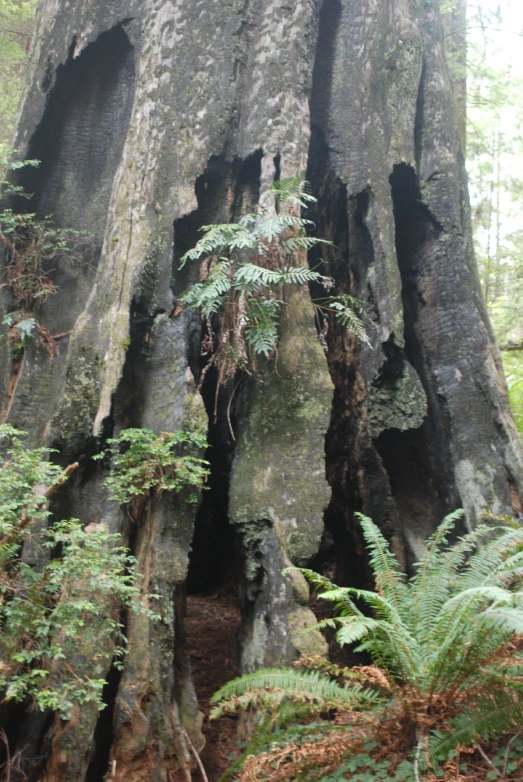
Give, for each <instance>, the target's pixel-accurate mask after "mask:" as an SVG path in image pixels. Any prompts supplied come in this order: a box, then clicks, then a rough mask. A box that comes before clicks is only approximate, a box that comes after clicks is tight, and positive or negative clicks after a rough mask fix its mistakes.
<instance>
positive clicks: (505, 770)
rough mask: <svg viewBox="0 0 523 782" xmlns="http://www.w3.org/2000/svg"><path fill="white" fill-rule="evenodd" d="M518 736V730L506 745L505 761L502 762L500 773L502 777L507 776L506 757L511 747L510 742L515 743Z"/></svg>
mask: <svg viewBox="0 0 523 782" xmlns="http://www.w3.org/2000/svg"><path fill="white" fill-rule="evenodd" d="M520 735H521V731H520V730H518V732H517V733H514V735H513V736H512V737H511V739H510V741H509V742H508V744H507V749H506V750H505V760H504V761H503V771H502V772H501V776H503V777H504V776H506V774H507V763H508V755H509V752H510V748H511V746H512V742H513V741H515V740H516V739H517V738H518V736H520Z"/></svg>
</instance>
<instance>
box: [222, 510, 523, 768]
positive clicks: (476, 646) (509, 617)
mask: <svg viewBox="0 0 523 782" xmlns="http://www.w3.org/2000/svg"><path fill="white" fill-rule="evenodd" d="M460 516H461V512H456V513H453V514H451V515H450V516H448V517H447V518H445V519H444V521H443V522H442V523H441V524H440V526H439V527H438V529H437V530H436V532H435V533H434V534H433V535H432V536H431V537H430V538H429V540H428V542H427V548H426V553H425V555H424V556H423V558H422V559H421V560H420V562H419V563H417V565H416V567H415V573H414V576H413V577H412V578H411V579H408V578H407V576H406V575H405V574H404V573H402V571H401V569H400V566H399V564H398V562H397V560H396V558H395V557H394V555H393V554H392V553H391V551H390V548H389V545H388V543H387V541H386V539H385V538H384V536H383V535H382V533H381V532H380V530H379V528H378V527H377V526H376V525H375V524H374V523H373V522H372V521H371V520H370V519H368V518H366V517H365V516H360V521H361V526H362V531H363V535H364V538H365V542H366V545H367V548H368V551H369V558H370V565H371V567H372V570H373V573H374V580H375V584H376V591H374V592H373V591H368V590H363V589H356V588H354V587H337V586H336V585H334V584H332V583H331V582H330V581H328V579H326V578H324V577H323V576H320V575H318V574H317V573H314V572H313V571H311V570H302V572H303V574H304V575H305V577H306V578H307V580H308V581H309V582H310V583H311V584H312V585H313V586H314V588H315V589H316V590H317V591H318V593H319V597H320V598H322V599H324V600H328V601H329V602H331V603H332V605H333V609H334V617H333V618H330V619H326V620H324V621H322V622H320V623H319V624H318V625H317V627H320V628H325V627H331V628H334V629H335V630H336V638H337V641H338V643H339V644H340V645H341V646H345V645H353V644H357V646H356V649H355V651H357V652H365V653H366V654H368V655H370V657H371V658H372V660H373V663H374V665H373V666H371V667H370V668H369V667H367V668H361V667H360V668H355V669H353V670H352V671H347V677H346V683H345V685H344V688H343V693H338V695H339V696H340V697H339V702H338V705H337V706H336V709H337V710H341V711H342V712H346V711H347V709H348V710H349V711H350V712H351V717H350V719H349V720H348V721H347V730H346V745H345V752H346V754H347V755H350V754H351V753H354V752H355V751H357V749H358V746H359V745H358V741H359V740H360V739H361V735H362V733H363V735H364V736H365V737H366V738H367V740H370V741H376V742H377V743H378V745H380V746H389V747H390V751H391V755H393V756H395V757H398V758H400V757H401V756H403V759H404V762H403V769H407V770H409V769H410V772H409V773H410V777H409V778H410V779H414V780H419V779H420V776H419V775H420V773H422V771H423V769H427V768H428V767H432V769H437V767H438V764H441V763H445V762H446V761H447V760H448V758H449V757H450V755H451V754H452V752H453V751H454V750H455V749H456V747H457V746H458V745H461V746H465V747H469V748H471V749H472V750H473V749H474V748H475V747H477V746H478V745H479V744H480V742H482V741H489V740H491V739H494V738H496V737H499V736H502V735H504V734H509V733H510V732H516V731H517V730H518V729H519V727H520V726H521V724H522V720H523V685H522V681H523V657H522V651H521V642H520V636H521V635H523V528H522V527H521V526H510V525H508V526H507V525H506V524H495V525H492V524H482V525H480V526H478V527H477V528H476V529H475V530H474V531H473V532H469V533H467V534H466V535H464V536H463V537H462V538H460V539H459V540H458V541H457V542H456V543H454V544H450V543H449V538H450V536H451V534H452V532H453V530H454V527H455V524H456V522H457V521H458V519H459V518H460ZM363 606H364V607H365V610H363V609H362V607H363ZM286 675H287V673H286V672H285V671H272V670H271V671H263V670H262V671H258V672H257V673H256V674H249V675H247V676H244V677H240V678H239V679H237V680H235V681H234V682H231V683H229V684H227V685H226V686H225V687H223V688H222V689H221V690H220V691H218V692H217V693H216V694H215V696H214V697H213V700H214V702H215V703H216V705H217V706H216V709H215V711H214V713H213V716H214V717H216V716H219V715H220V714H221V713H226V712H231V711H238V710H239V709H246V708H250V707H251V706H252V707H254V708H256V709H259V710H260V711H261V714H262V716H261V718H260V719H261V724H263V725H267V726H268V728H269V729H270V730H272V728H273V726H274V725H275V724H277V722H278V719H279V713H280V709H281V708H283V707H285V709H286V710H287V713H292V710H291V711H289V708H288V706H287V704H289V703H292V704H294V705H295V706H296V707H297V708H298V711H299V709H300V708H301V707H302V705H303V704H304V703H306V704H309V701H310V702H311V703H314V704H315V706H319V703H320V700H321V697H323V692H324V691H323V690H322V689H321V685H320V684H319V681H318V680H317V679H309V678H307V677H306V678H305V679H303V680H302V679H301V678H299V677H298V678H297V679H296V678H295V679H293V678H292V676H290V674H288V675H289V678H288V679H286V678H285V676H286ZM338 675H339V673H337V672H334V676H335V677H336V676H338ZM332 676H333V673H332V670H331V671H329V670H328V666H326V667H325V673H324V677H327V679H331V680H332ZM351 676H352V677H356V680H355V681H354V679H351ZM321 681H322V682H323V683H325V682H326V679H325V678H322V679H321ZM362 684H363V685H365V684H366V685H367V688H366V689H365V688H364V689H363V690H361V687H362ZM307 688H308V689H307ZM369 688H370V691H371V692H372V691H374V692H375V693H380V696H381V697H380V698H379V699H377V700H376V701H372V700H371V699H368V700H367V703H366V704H365V705H366V706H368V707H369V708H370V712H371V714H370V716H369V713H365V712H362V713H358V711H360V709H359V706H360V704H358V703H357V699H358V698H361V697H362V695H364V697H365V698H367V696H368V692H369ZM305 690H306V695H304V691H305ZM345 690H347V691H348V693H350V694H352V697H353V698H354V699H355V700H354V706H351V705H350V704H349V700H350V694H348V693H346V692H345ZM314 692H315V693H316V695H317V698H316V700H314V701H313V700H312V697H313V693H314ZM334 696H335V693H333V694H332V697H334ZM330 703H331V705H330V706H329V702H328V699H325V702H324V705H325V708H324V711H327V708H332V701H331V702H330ZM372 712H374V714H372ZM302 714H303V717H307V716H309V714H307V710H306V709H305V710H304V712H303V713H302ZM310 714H313V710H312V709H311V710H310ZM300 719H301V718H300ZM356 726H358V730H359V733H358V732H356V733H355V732H354V731H355V729H356ZM332 727H333V728H336V729H338V728H339V725H338V726H337V725H335V724H334V725H332ZM265 739H266V741H265V745H267V743H268V742H267V736H265ZM337 746H338V745H337ZM324 749H325V748H324ZM338 749H339V747H338ZM325 751H326V752H328V746H327V749H325ZM311 752H312V753H314V752H315V749H314V747H313V748H312V749H311ZM247 754H248V753H247ZM305 755H306V753H305ZM266 757H267V762H269V760H268V758H269V757H270V753H268V754H267V756H266ZM307 760H308V758H307V756H305V757H303V753H302V755H301V756H300V761H299V762H300V763H302V764H305V765H306V764H307ZM257 763H258V766H257V767H258V768H259V767H260V766H259V760H258V761H257ZM262 765H263V764H262ZM298 765H299V764H298ZM298 773H301V771H300V768H298V767H297V766H296V764H294V765H293V764H292V763H291V766H290V771H289V774H290V776H288V777H277V778H278V779H280V778H281V779H284V778H288V779H295V778H297V776H296V775H297V774H298ZM293 775H294V776H293ZM241 778H242V779H245V780H247V779H248V778H249V776H248V774H246V775H245V776H244V777H241ZM270 778H271V779H272V777H270ZM308 778H309V777H307V779H308ZM310 778H311V779H312V778H320V777H314V776H312V777H310Z"/></svg>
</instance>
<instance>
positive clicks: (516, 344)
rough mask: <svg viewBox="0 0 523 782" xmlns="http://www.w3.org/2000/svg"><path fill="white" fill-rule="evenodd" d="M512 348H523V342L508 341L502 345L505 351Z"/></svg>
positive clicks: (502, 349)
mask: <svg viewBox="0 0 523 782" xmlns="http://www.w3.org/2000/svg"><path fill="white" fill-rule="evenodd" d="M511 350H523V342H507V344H506V345H502V347H501V351H502V352H503V353H505V352H509V351H511Z"/></svg>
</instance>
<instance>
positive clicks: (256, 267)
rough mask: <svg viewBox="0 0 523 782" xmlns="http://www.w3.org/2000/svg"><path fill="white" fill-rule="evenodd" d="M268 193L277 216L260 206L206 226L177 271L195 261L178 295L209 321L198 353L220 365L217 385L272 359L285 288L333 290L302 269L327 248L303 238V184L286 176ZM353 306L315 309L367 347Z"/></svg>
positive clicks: (344, 300)
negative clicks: (196, 277) (191, 277)
mask: <svg viewBox="0 0 523 782" xmlns="http://www.w3.org/2000/svg"><path fill="white" fill-rule="evenodd" d="M267 195H268V196H269V197H271V196H272V197H273V198H274V201H275V211H272V210H269V209H268V208H266V207H263V206H259V207H258V209H257V211H256V212H255V213H252V214H247V215H245V216H244V217H242V218H241V220H239V222H237V223H225V224H217V225H206V226H203V228H202V229H201V230H202V232H203V236H202V238H201V239H200V240H199V242H198V243H197V244H196V246H195V247H194V248H193V249H191V250H189V251H188V252H186V253H185V255H183V256H182V258H181V259H180V268H182V267H183V266H184V265H185V264H186V263H187V262H188V261H199V262H200V280H201V281H200V282H198V283H196V284H194V285H192V286H190V287H189V288H188V289H187V290H186V291H185V292H184V293H183V294H182V295H181V297H180V304H181V305H182V307H186V308H189V309H194V310H197V311H198V312H200V314H201V316H202V318H203V320H205V321H206V323H207V330H208V334H207V337H206V338H205V340H204V342H203V343H202V350H203V351H204V352H205V353H206V354H207V353H211V354H212V355H211V359H210V362H209V363H208V365H207V368H209V367H210V366H212V365H213V364H215V365H216V366H217V368H218V377H219V384H221V385H223V384H225V383H226V382H227V380H228V379H229V378H230V377H231V376H232V375H233V374H234V373H235V372H236V371H237V370H238V369H241V370H245V371H247V372H249V373H253V372H255V371H256V364H257V359H259V358H260V357H264V358H266V359H268V358H271V357H272V356H273V355H275V353H276V351H277V346H278V332H279V324H280V317H281V310H282V307H283V306H284V305H285V287H286V286H288V285H301V286H303V285H308V284H309V283H316V284H320V285H323V286H324V288H325V289H326V290H330V289H331V288H332V287H333V285H334V281H333V280H332V278H330V277H326V276H324V275H322V274H320V273H319V272H318V271H315V270H314V269H310V268H309V267H308V265H306V263H307V251H308V250H310V249H312V248H313V247H315V246H317V245H320V244H321V245H330V244H331V242H328V241H327V240H325V239H319V238H316V237H313V236H308V235H307V231H308V230H310V229H311V228H314V223H312V222H311V221H310V220H307V219H305V218H303V217H302V216H301V213H302V210H303V209H305V208H307V206H309V205H310V204H311V203H314V202H315V201H316V199H315V198H314V197H313V196H312V195H310V193H309V192H308V190H307V183H306V182H303V181H301V180H300V179H298V178H289V179H285V180H282V181H280V182H275V183H274V184H273V185H272V186H271V187H270V188H269V190H268V191H267ZM356 301H357V300H356V299H354V298H353V297H350V296H337V297H328V296H326V297H324V298H322V299H319V300H318V301H317V302H316V303H315V306H317V308H318V309H323V310H329V309H330V310H331V311H333V312H334V313H335V315H336V318H337V319H338V320H339V321H340V322H341V323H342V324H343V325H344V326H346V327H347V328H349V329H351V330H353V331H354V333H356V335H357V336H358V337H359V339H361V340H362V341H364V342H365V343H366V344H370V342H369V339H368V337H367V334H366V331H365V327H364V325H363V323H362V321H361V320H360V318H359V317H358V315H357V314H356V312H355V310H356V307H355V304H356ZM357 307H359V308H361V304H360V303H359V302H358V303H357ZM215 329H216V331H218V332H219V335H217V334H216V333H215Z"/></svg>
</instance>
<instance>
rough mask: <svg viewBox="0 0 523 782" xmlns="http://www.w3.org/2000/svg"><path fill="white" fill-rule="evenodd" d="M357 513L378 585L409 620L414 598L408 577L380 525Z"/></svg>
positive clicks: (404, 618) (403, 618) (400, 614)
mask: <svg viewBox="0 0 523 782" xmlns="http://www.w3.org/2000/svg"><path fill="white" fill-rule="evenodd" d="M355 515H356V516H357V518H359V520H360V524H361V528H362V532H363V537H364V539H365V543H366V546H367V549H368V551H369V559H370V564H371V567H372V571H373V574H374V579H375V581H376V586H377V587H378V589H379V590H382V592H383V595H384V596H385V597H386V599H387V600H389V601H390V602H391V603H392V604H393V605H394V608H395V609H396V611H397V613H398V615H399V616H400V617H401V618H402V620H407V621H408V617H409V615H410V613H411V611H412V600H411V597H410V593H409V590H408V588H407V585H406V581H407V577H406V575H405V574H404V573H402V572H401V569H400V566H399V563H398V560H397V559H396V557H395V556H394V555H393V554H392V553H391V551H390V548H389V544H388V542H387V540H386V539H385V537H384V535H383V534H382V532H381V530H380V529H379V527H378V526H377V525H376V524H374V522H373V521H372V520H371V519H369V518H368V517H367V516H364V515H363V514H362V513H356V514H355Z"/></svg>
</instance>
